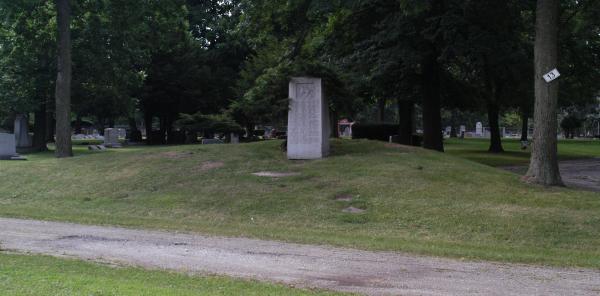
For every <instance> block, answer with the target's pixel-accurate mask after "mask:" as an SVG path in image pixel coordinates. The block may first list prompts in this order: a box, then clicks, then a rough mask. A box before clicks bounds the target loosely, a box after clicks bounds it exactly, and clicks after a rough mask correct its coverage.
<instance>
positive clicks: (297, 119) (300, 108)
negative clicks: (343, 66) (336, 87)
mask: <svg viewBox="0 0 600 296" xmlns="http://www.w3.org/2000/svg"><path fill="white" fill-rule="evenodd" d="M289 91H290V109H289V112H288V132H287V156H288V159H319V158H323V157H325V156H327V155H328V154H329V136H330V124H329V106H328V105H327V101H326V99H325V97H324V95H323V89H322V85H321V79H320V78H307V77H298V78H292V80H291V81H290V86H289Z"/></svg>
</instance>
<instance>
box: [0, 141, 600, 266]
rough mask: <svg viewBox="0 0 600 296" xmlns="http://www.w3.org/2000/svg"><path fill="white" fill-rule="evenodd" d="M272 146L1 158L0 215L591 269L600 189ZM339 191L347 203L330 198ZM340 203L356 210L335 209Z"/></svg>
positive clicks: (474, 166)
mask: <svg viewBox="0 0 600 296" xmlns="http://www.w3.org/2000/svg"><path fill="white" fill-rule="evenodd" d="M280 144H281V142H280V141H268V142H260V143H250V144H241V145H191V146H176V147H132V148H126V149H121V150H110V151H108V152H96V153H91V152H87V151H84V150H78V151H77V154H78V156H77V157H74V158H71V159H55V158H53V157H52V154H51V153H45V154H35V155H30V156H29V159H30V160H29V161H24V162H0V180H2V186H1V187H0V216H10V217H23V218H34V219H49V220H62V221H71V222H80V223H90V224H106V225H121V226H126V227H136V228H154V229H165V230H178V231H189V232H197V233H205V234H214V235H226V236H245V237H255V238H261V239H274V240H281V241H290V242H301V243H311V244H329V245H335V246H344V247H352V248H359V249H370V250H391V251H405V252H411V253H415V254H426V255H436V256H449V257H457V258H469V259H484V260H494V261H505V262H525V263H537V264H550V265H559V266H585V267H593V268H600V194H599V193H593V192H584V191H577V190H574V189H567V188H543V187H539V186H532V185H527V184H524V183H522V182H521V181H520V180H519V176H517V175H515V174H512V173H509V172H505V171H502V170H500V169H496V168H493V167H489V166H487V165H483V164H479V163H476V162H472V161H469V160H465V159H462V158H459V157H455V156H452V155H451V153H446V154H444V153H437V152H432V151H426V150H423V149H419V148H409V147H403V146H390V145H388V144H385V143H382V142H375V141H366V140H335V141H333V142H332V155H331V157H328V158H326V159H323V160H316V161H288V160H287V159H286V157H285V154H284V153H282V152H281V151H280V150H279V145H280ZM258 171H278V172H298V173H300V175H299V176H293V177H286V178H265V177H257V176H253V175H252V174H251V173H253V172H258ZM342 194H347V195H352V196H353V197H354V199H353V201H350V202H343V201H336V200H335V197H336V196H338V195H342ZM349 206H354V207H357V208H361V209H365V210H366V212H364V213H363V214H349V213H344V212H342V209H344V208H346V207H349Z"/></svg>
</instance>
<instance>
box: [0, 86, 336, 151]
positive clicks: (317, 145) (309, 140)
mask: <svg viewBox="0 0 600 296" xmlns="http://www.w3.org/2000/svg"><path fill="white" fill-rule="evenodd" d="M289 94H290V111H289V113H288V143H287V155H288V158H289V159H318V158H322V157H325V156H327V155H328V154H329V136H330V133H331V131H330V125H329V111H328V105H327V102H326V99H325V96H324V95H323V88H322V85H321V79H320V78H292V80H291V81H290V85H289ZM232 142H234V143H238V142H239V138H238V137H237V136H236V135H233V136H232ZM17 143H19V144H26V145H28V146H31V139H30V138H29V133H28V132H27V121H25V120H23V118H22V117H18V119H17V120H16V122H15V135H12V134H0V157H4V158H7V157H8V158H11V157H15V156H17V154H16V147H17V146H18V145H17ZM206 144H209V141H207V142H206ZM104 146H106V147H114V148H116V147H121V143H120V142H119V130H118V129H111V128H109V129H106V130H105V131H104Z"/></svg>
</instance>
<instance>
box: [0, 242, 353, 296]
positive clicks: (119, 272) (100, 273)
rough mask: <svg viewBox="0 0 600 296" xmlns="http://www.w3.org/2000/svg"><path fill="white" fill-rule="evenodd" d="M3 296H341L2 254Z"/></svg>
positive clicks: (215, 278)
mask: <svg viewBox="0 0 600 296" xmlns="http://www.w3.org/2000/svg"><path fill="white" fill-rule="evenodd" d="M0 289H1V291H2V293H1V294H2V295H5V296H8V295H15V296H16V295H19V296H22V295H32V296H33V295H35V296H38V295H132V296H134V295H135V296H137V295H178V296H180V295H181V296H183V295H342V294H335V293H326V292H322V291H309V290H299V289H293V288H290V287H286V286H283V285H273V284H265V283H259V282H255V281H247V280H239V279H230V278H226V277H193V276H188V275H184V274H178V273H172V272H166V271H147V270H142V269H137V268H130V267H111V266H106V265H101V264H95V263H89V262H83V261H75V260H69V259H58V258H52V257H46V256H27V255H15V254H5V253H0Z"/></svg>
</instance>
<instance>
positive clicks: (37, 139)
mask: <svg viewBox="0 0 600 296" xmlns="http://www.w3.org/2000/svg"><path fill="white" fill-rule="evenodd" d="M46 123H47V120H46V100H43V101H42V103H41V104H40V107H39V108H38V109H37V110H36V111H35V118H34V121H33V147H34V148H35V150H37V151H46V150H48V147H47V146H46V143H47V141H46V140H47V139H48V137H47V135H46V132H47V127H46Z"/></svg>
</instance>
